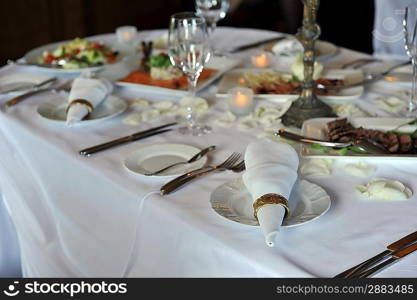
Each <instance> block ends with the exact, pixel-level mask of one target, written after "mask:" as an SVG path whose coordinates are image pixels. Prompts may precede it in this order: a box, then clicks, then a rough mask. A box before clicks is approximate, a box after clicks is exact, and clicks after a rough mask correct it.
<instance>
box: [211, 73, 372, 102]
mask: <svg viewBox="0 0 417 300" xmlns="http://www.w3.org/2000/svg"><path fill="white" fill-rule="evenodd" d="M265 72H273V73H279V74H282V75H285V74H286V75H289V74H288V73H286V72H280V71H276V70H274V69H258V68H239V69H234V70H232V71H230V72H227V73H226V74H225V75H224V76H223V78H222V80H221V81H220V84H219V88H218V91H217V96H218V97H226V96H227V93H228V91H229V90H230V89H231V88H233V87H236V86H245V87H248V85H249V83H248V81H247V74H256V75H259V74H263V73H265ZM289 76H290V75H289ZM322 77H323V78H329V79H340V80H343V83H344V84H351V83H355V82H359V81H361V80H362V79H363V73H362V72H361V71H360V70H339V69H329V70H325V72H324V73H323V75H322ZM363 91H364V88H363V86H356V87H351V88H345V89H341V90H339V91H337V92H336V93H335V94H332V95H323V96H319V98H320V99H322V100H323V101H325V102H327V103H331V104H338V103H340V104H341V103H346V102H350V101H352V100H355V99H357V98H359V97H360V96H361V95H362V93H363ZM255 96H256V97H258V98H262V99H268V100H270V101H274V102H286V101H288V100H294V99H296V98H297V97H298V95H297V94H279V93H276V94H264V93H262V94H259V93H258V94H256V93H255Z"/></svg>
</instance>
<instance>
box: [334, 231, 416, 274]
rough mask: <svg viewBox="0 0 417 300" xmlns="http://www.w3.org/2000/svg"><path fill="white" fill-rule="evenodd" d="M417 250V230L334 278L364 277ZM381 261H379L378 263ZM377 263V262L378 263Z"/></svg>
mask: <svg viewBox="0 0 417 300" xmlns="http://www.w3.org/2000/svg"><path fill="white" fill-rule="evenodd" d="M416 250H417V231H416V232H413V233H411V234H409V235H407V236H405V237H403V238H402V239H399V240H398V241H396V242H394V243H392V244H390V245H388V246H387V250H385V251H383V252H381V253H380V254H378V255H375V256H374V257H372V258H370V259H368V260H366V261H364V262H362V263H360V264H358V265H356V266H354V267H352V268H350V269H348V270H346V271H344V272H342V273H340V274H338V275H336V276H335V277H334V278H366V277H369V276H370V275H373V274H376V273H377V272H379V271H381V270H382V269H384V268H386V267H388V266H389V265H391V264H393V263H396V262H398V261H399V260H400V259H401V258H403V257H405V256H407V255H408V254H410V253H413V252H414V251H416ZM379 262H381V263H379ZM378 263H379V264H378Z"/></svg>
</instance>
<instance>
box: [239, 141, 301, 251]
mask: <svg viewBox="0 0 417 300" xmlns="http://www.w3.org/2000/svg"><path fill="white" fill-rule="evenodd" d="M298 163H299V160H298V155H297V152H296V151H295V150H294V148H292V147H291V146H290V145H288V144H286V143H281V142H273V143H272V142H270V141H256V142H252V143H251V144H249V145H248V147H247V149H246V153H245V166H246V172H245V173H244V174H243V176H242V178H243V182H244V184H245V186H246V188H247V189H248V191H249V193H250V194H251V196H252V200H253V201H256V200H257V199H258V198H260V197H261V196H263V195H266V194H278V195H280V196H282V197H284V198H286V199H287V200H289V196H290V193H291V189H292V187H293V185H294V183H295V181H296V180H297V176H298V175H297V169H298ZM285 212H286V209H285V208H284V206H282V205H279V204H278V205H276V204H266V205H264V206H262V207H261V208H259V210H258V214H257V217H258V221H259V225H260V227H261V229H262V232H263V234H264V235H265V242H266V244H267V245H268V246H270V247H273V246H274V245H275V238H276V236H277V234H278V232H279V229H280V227H281V224H282V221H283V219H284V216H285Z"/></svg>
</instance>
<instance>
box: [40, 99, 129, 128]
mask: <svg viewBox="0 0 417 300" xmlns="http://www.w3.org/2000/svg"><path fill="white" fill-rule="evenodd" d="M67 104H68V102H67V97H66V96H64V95H59V94H56V99H53V100H51V101H47V102H43V103H41V104H39V106H38V108H37V112H38V114H39V115H40V116H41V117H43V118H45V119H47V120H50V121H54V122H59V123H65V121H66V116H67V114H66V108H67ZM126 109H127V103H126V101H124V100H122V99H120V98H119V97H116V96H114V95H110V96H108V97H107V99H106V100H105V101H104V102H103V103H101V104H100V105H99V106H97V107H96V108H95V109H94V110H93V111H92V113H91V114H89V115H88V116H87V118H86V119H84V120H82V121H81V122H78V123H76V124H75V126H79V125H90V124H92V123H97V122H101V121H104V120H106V119H109V118H113V117H115V116H117V115H118V114H121V113H122V112H124V111H125V110H126Z"/></svg>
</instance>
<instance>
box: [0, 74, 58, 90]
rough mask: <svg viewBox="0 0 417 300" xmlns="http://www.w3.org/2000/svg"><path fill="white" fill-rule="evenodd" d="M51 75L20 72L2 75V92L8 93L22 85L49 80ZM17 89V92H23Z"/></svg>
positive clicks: (0, 88) (0, 84) (0, 83)
mask: <svg viewBox="0 0 417 300" xmlns="http://www.w3.org/2000/svg"><path fill="white" fill-rule="evenodd" d="M49 78H51V76H47V75H43V74H31V73H18V74H10V75H3V76H1V77H0V93H7V92H8V91H9V90H12V89H16V88H19V87H22V86H31V85H35V84H38V83H41V82H43V81H45V80H48V79H49ZM22 91H24V90H21V91H16V92H22Z"/></svg>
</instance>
